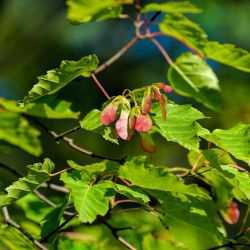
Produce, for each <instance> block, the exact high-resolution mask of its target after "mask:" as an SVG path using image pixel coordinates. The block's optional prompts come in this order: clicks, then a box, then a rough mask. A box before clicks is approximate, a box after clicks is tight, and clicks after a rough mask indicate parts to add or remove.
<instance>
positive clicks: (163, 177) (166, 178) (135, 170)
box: [119, 157, 210, 199]
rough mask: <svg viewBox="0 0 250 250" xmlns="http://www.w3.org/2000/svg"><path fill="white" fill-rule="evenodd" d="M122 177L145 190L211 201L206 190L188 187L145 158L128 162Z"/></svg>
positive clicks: (124, 166)
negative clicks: (180, 194) (179, 194)
mask: <svg viewBox="0 0 250 250" xmlns="http://www.w3.org/2000/svg"><path fill="white" fill-rule="evenodd" d="M119 175H120V177H122V178H124V179H126V180H128V181H129V182H131V183H132V184H133V185H135V186H138V187H141V188H143V189H150V190H160V191H167V192H171V193H172V192H173V193H176V192H177V193H182V194H186V195H190V196H194V197H199V198H201V199H210V196H209V195H208V194H207V192H206V191H205V190H203V189H202V188H199V187H198V186H197V185H195V184H190V185H186V184H184V182H183V180H182V179H181V178H179V177H177V176H175V175H173V174H171V173H169V171H168V170H167V169H166V168H163V167H155V166H154V165H152V164H149V163H148V162H147V161H145V157H135V158H132V159H131V160H130V161H127V162H126V163H125V164H124V165H123V166H121V167H120V170H119Z"/></svg>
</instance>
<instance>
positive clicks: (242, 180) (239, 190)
mask: <svg viewBox="0 0 250 250" xmlns="http://www.w3.org/2000/svg"><path fill="white" fill-rule="evenodd" d="M222 169H223V170H224V173H225V172H226V173H227V174H224V176H225V178H226V180H227V181H228V182H229V183H230V184H231V185H232V186H233V190H232V191H233V195H234V197H235V198H236V199H238V200H239V201H241V202H243V203H246V204H247V205H250V177H249V175H248V173H246V172H240V171H238V170H237V169H235V168H233V167H231V166H222Z"/></svg>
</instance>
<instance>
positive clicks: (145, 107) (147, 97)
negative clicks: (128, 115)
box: [141, 87, 152, 115]
mask: <svg viewBox="0 0 250 250" xmlns="http://www.w3.org/2000/svg"><path fill="white" fill-rule="evenodd" d="M151 105H152V100H151V88H149V87H147V88H145V92H144V96H143V99H142V104H141V112H142V114H143V115H146V114H148V112H149V111H150V108H151Z"/></svg>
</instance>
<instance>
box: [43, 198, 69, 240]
mask: <svg viewBox="0 0 250 250" xmlns="http://www.w3.org/2000/svg"><path fill="white" fill-rule="evenodd" d="M66 205H67V201H66V202H64V203H63V204H61V205H60V206H57V207H55V208H53V209H52V210H50V211H49V212H48V213H47V214H46V215H45V216H44V218H43V219H42V220H41V222H40V224H41V233H40V237H41V239H43V238H44V237H46V236H47V235H48V234H49V233H51V232H52V231H53V230H54V229H56V228H57V227H58V226H59V225H60V224H61V220H62V218H63V213H64V210H65V207H66Z"/></svg>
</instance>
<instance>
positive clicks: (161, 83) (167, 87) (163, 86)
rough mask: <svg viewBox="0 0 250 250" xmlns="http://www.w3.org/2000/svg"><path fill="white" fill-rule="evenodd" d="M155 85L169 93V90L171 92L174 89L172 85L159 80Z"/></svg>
mask: <svg viewBox="0 0 250 250" xmlns="http://www.w3.org/2000/svg"><path fill="white" fill-rule="evenodd" d="M157 86H158V87H159V88H160V89H162V90H163V91H164V92H165V93H170V92H172V91H173V90H174V88H173V87H171V86H169V85H167V84H164V83H163V82H159V83H158V84H157Z"/></svg>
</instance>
